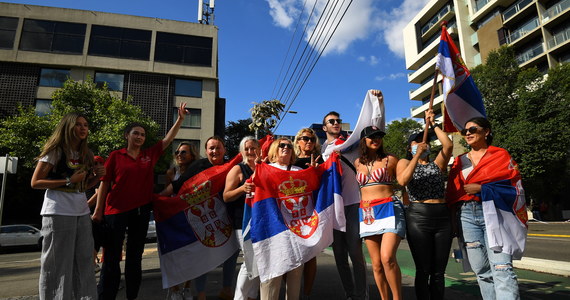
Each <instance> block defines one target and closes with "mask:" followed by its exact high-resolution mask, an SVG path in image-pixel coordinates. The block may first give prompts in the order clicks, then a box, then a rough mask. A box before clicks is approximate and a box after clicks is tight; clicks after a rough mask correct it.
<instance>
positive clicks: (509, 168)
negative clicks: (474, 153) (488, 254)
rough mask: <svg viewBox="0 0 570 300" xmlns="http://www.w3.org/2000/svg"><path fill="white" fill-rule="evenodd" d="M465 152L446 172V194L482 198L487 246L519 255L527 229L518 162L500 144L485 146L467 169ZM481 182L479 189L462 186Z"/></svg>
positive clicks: (458, 198)
mask: <svg viewBox="0 0 570 300" xmlns="http://www.w3.org/2000/svg"><path fill="white" fill-rule="evenodd" d="M470 165H471V164H470V161H469V158H467V155H465V154H463V155H461V156H459V157H458V158H457V159H456V160H455V162H454V163H453V166H452V168H451V171H450V173H449V182H448V184H447V194H446V197H447V199H448V202H449V203H450V204H453V203H456V202H457V201H468V200H476V201H482V206H483V213H484V219H485V229H486V231H487V240H488V243H489V245H488V246H489V247H490V248H491V249H493V250H494V251H497V252H502V253H506V254H510V255H512V257H513V259H521V258H522V255H523V252H524V248H525V244H526V236H527V231H528V225H527V222H528V216H527V212H526V200H525V194H524V189H523V187H522V184H521V175H520V172H519V169H518V165H517V164H516V162H515V161H514V160H513V159H512V158H511V156H510V155H509V153H508V152H507V151H506V150H505V149H502V148H499V147H494V146H489V148H488V149H487V152H486V153H485V155H484V156H483V158H482V159H481V161H480V162H479V164H478V165H477V166H476V167H475V168H473V169H472V170H471V171H470V172H469V170H470V168H471V167H470ZM469 183H477V184H481V193H480V194H476V195H469V194H467V193H465V191H464V190H463V186H464V185H465V184H469Z"/></svg>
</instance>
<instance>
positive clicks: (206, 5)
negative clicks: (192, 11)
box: [198, 0, 215, 25]
mask: <svg viewBox="0 0 570 300" xmlns="http://www.w3.org/2000/svg"><path fill="white" fill-rule="evenodd" d="M214 2H215V0H198V22H200V24H206V25H210V22H211V23H212V25H214Z"/></svg>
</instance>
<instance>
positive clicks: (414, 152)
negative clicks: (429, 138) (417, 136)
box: [410, 145, 429, 159]
mask: <svg viewBox="0 0 570 300" xmlns="http://www.w3.org/2000/svg"><path fill="white" fill-rule="evenodd" d="M410 152H412V156H415V155H416V152H418V145H413V146H412V149H410ZM428 155H429V145H428V146H427V149H426V151H425V152H424V153H422V156H420V158H422V159H423V158H426V157H427V156H428Z"/></svg>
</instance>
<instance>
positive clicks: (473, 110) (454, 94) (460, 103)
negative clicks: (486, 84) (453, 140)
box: [435, 27, 487, 132]
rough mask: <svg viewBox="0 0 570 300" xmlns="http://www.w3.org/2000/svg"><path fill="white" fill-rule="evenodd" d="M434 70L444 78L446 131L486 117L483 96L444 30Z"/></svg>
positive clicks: (443, 28) (452, 130)
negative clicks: (468, 121)
mask: <svg viewBox="0 0 570 300" xmlns="http://www.w3.org/2000/svg"><path fill="white" fill-rule="evenodd" d="M435 68H436V70H439V72H440V73H441V75H442V76H443V103H444V104H445V112H444V113H445V116H444V124H443V126H444V127H443V128H444V131H446V132H454V131H460V130H462V129H463V127H465V123H466V122H467V120H469V119H471V118H474V117H486V116H487V114H486V113H485V107H484V106H483V98H482V97H481V93H480V92H479V89H477V86H476V85H475V82H474V81H473V77H471V73H469V69H467V67H466V66H465V62H464V61H463V59H462V58H461V54H460V53H459V51H458V50H457V47H456V46H455V44H454V43H453V40H452V39H451V37H450V36H449V33H448V32H447V29H446V28H445V27H442V30H441V39H440V42H439V49H438V53H437V59H436V63H435Z"/></svg>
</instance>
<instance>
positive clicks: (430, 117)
mask: <svg viewBox="0 0 570 300" xmlns="http://www.w3.org/2000/svg"><path fill="white" fill-rule="evenodd" d="M425 119H426V123H427V124H429V125H430V126H431V127H432V128H433V130H434V131H435V134H436V135H437V139H438V140H439V142H440V143H441V146H442V149H441V151H439V154H438V155H437V157H436V158H435V164H436V165H437V166H438V167H439V169H440V170H441V171H442V172H445V171H447V164H448V163H449V159H451V154H452V152H453V142H451V140H450V139H449V136H447V134H446V133H445V132H444V131H443V130H442V129H441V128H439V127H437V126H435V114H434V113H433V110H431V109H430V110H428V111H426V118H425Z"/></svg>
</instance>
